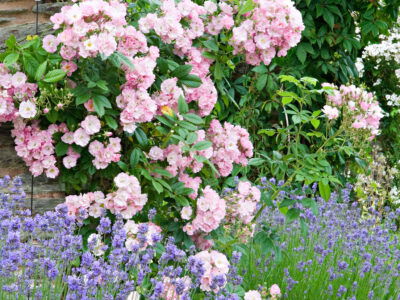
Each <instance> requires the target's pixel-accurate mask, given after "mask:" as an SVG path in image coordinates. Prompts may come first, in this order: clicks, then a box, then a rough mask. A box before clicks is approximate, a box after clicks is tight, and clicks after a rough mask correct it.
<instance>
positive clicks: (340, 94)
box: [322, 83, 384, 139]
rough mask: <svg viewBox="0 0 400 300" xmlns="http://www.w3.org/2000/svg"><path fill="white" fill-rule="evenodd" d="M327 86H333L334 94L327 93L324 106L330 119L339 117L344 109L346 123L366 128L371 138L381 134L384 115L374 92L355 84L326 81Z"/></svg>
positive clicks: (357, 127)
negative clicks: (333, 83)
mask: <svg viewBox="0 0 400 300" xmlns="http://www.w3.org/2000/svg"><path fill="white" fill-rule="evenodd" d="M323 86H325V87H332V88H334V90H333V91H332V92H333V94H327V95H326V100H327V104H326V105H325V106H324V108H323V110H322V111H323V112H324V114H325V115H326V116H327V117H328V119H336V118H338V117H339V110H342V111H343V118H344V123H346V122H347V121H348V122H349V123H350V126H351V128H353V129H356V130H360V129H361V130H365V131H366V132H368V134H369V136H370V137H369V139H373V138H374V137H375V136H376V135H378V134H379V123H380V120H381V119H382V118H383V116H384V112H383V110H382V108H381V107H380V106H379V102H378V101H377V100H376V98H375V97H374V95H373V94H372V93H369V92H367V91H365V90H364V89H362V88H359V87H356V86H354V85H350V86H346V85H341V86H340V88H337V87H336V86H335V85H332V84H328V83H325V84H323Z"/></svg>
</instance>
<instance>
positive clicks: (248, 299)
mask: <svg viewBox="0 0 400 300" xmlns="http://www.w3.org/2000/svg"><path fill="white" fill-rule="evenodd" d="M244 300H262V298H261V294H260V293H259V292H258V291H255V290H252V291H248V292H246V294H244Z"/></svg>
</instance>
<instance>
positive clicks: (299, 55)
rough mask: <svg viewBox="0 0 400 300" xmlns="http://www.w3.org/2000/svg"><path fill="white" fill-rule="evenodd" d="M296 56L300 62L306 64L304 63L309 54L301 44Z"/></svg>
mask: <svg viewBox="0 0 400 300" xmlns="http://www.w3.org/2000/svg"><path fill="white" fill-rule="evenodd" d="M296 56H297V58H298V59H299V61H300V62H301V63H302V64H304V62H305V61H306V58H307V52H306V50H305V49H304V48H303V47H302V46H301V44H300V45H299V46H297V49H296Z"/></svg>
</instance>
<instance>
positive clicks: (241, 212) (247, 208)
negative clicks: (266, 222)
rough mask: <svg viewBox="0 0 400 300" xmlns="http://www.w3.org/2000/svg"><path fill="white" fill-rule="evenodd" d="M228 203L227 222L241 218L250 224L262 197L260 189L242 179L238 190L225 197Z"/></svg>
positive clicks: (243, 221) (244, 222) (241, 220)
mask: <svg viewBox="0 0 400 300" xmlns="http://www.w3.org/2000/svg"><path fill="white" fill-rule="evenodd" d="M224 199H225V202H226V205H227V218H226V220H227V222H228V223H230V222H236V221H237V220H239V221H240V222H242V223H243V224H249V223H250V222H251V221H252V220H253V218H254V214H255V212H256V209H257V204H258V203H259V202H260V199H261V192H260V190H259V189H258V188H257V187H255V186H252V185H251V183H250V182H248V181H240V182H239V184H238V187H237V190H236V191H234V192H232V193H230V194H228V195H227V196H225V197H224Z"/></svg>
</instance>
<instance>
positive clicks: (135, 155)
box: [129, 148, 142, 168]
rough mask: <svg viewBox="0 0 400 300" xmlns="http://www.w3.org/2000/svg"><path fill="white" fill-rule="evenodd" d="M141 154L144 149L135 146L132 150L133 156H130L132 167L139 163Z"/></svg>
mask: <svg viewBox="0 0 400 300" xmlns="http://www.w3.org/2000/svg"><path fill="white" fill-rule="evenodd" d="M141 155H142V150H140V149H139V148H135V149H133V150H132V152H131V156H130V158H129V165H130V167H131V168H133V167H134V166H136V165H137V163H138V162H139V160H140V156H141Z"/></svg>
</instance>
